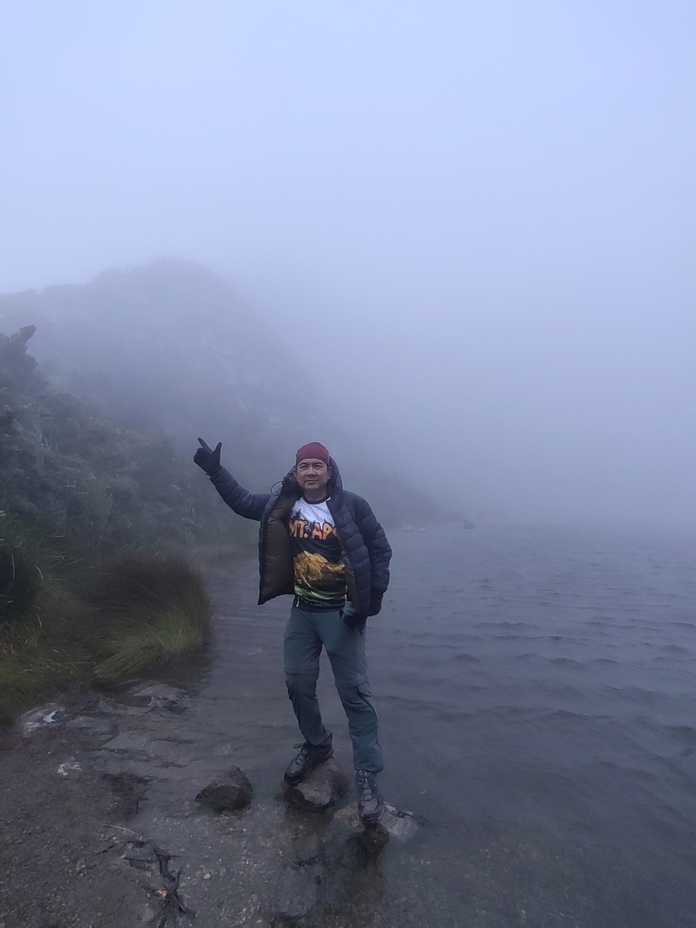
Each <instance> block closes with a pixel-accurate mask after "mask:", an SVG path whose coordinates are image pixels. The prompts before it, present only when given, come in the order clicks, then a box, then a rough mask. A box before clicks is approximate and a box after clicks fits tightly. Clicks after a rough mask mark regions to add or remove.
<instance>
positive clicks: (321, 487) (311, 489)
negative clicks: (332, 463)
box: [295, 458, 333, 499]
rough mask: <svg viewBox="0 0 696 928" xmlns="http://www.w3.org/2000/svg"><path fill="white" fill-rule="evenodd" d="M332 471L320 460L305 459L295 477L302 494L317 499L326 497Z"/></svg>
mask: <svg viewBox="0 0 696 928" xmlns="http://www.w3.org/2000/svg"><path fill="white" fill-rule="evenodd" d="M332 473H333V472H332V470H331V468H330V467H327V466H326V464H325V463H324V462H323V461H321V460H320V459H319V458H304V459H303V460H302V461H300V463H299V464H298V465H297V467H296V468H295V476H296V477H297V482H298V483H299V485H300V488H301V489H302V492H303V493H304V494H305V496H306V495H307V493H309V494H310V495H311V496H314V497H316V498H317V499H319V498H321V497H322V496H325V495H326V487H327V485H328V483H329V480H330V479H331V474H332Z"/></svg>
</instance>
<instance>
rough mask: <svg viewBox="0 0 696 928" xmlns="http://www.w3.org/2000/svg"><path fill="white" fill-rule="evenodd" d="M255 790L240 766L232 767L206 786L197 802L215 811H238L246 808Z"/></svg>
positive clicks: (199, 794) (197, 797) (198, 796)
mask: <svg viewBox="0 0 696 928" xmlns="http://www.w3.org/2000/svg"><path fill="white" fill-rule="evenodd" d="M253 795H254V790H253V788H252V785H251V783H250V782H249V778H248V777H247V775H246V774H245V773H244V771H243V770H240V768H239V767H232V768H230V770H229V771H228V772H227V773H225V774H223V775H222V776H219V777H215V779H214V780H211V782H210V783H209V784H208V785H207V786H206V787H204V788H203V789H202V790H201V791H200V793H198V795H197V796H196V802H200V803H201V805H204V806H207V807H208V808H209V809H212V810H213V811H214V812H236V811H238V810H239V809H245V808H246V807H247V806H248V805H249V804H250V803H251V800H252V797H253Z"/></svg>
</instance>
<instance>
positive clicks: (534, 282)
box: [0, 0, 696, 524]
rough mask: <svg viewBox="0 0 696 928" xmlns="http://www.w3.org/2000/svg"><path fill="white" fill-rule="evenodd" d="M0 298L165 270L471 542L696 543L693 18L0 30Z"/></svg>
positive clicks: (137, 21) (679, 5)
mask: <svg viewBox="0 0 696 928" xmlns="http://www.w3.org/2000/svg"><path fill="white" fill-rule="evenodd" d="M0 48H1V53H0V140H1V143H0V144H1V152H2V175H1V180H0V236H1V240H0V290H1V291H3V292H6V291H8V290H16V289H25V288H40V287H43V286H46V285H49V284H52V283H57V282H82V281H86V280H88V279H90V278H92V277H93V276H94V275H96V274H97V273H98V272H99V271H101V270H103V269H105V268H108V267H112V266H123V265H130V264H137V263H142V262H147V261H151V260H153V259H154V258H157V257H159V256H162V255H171V256H177V257H182V258H187V259H194V260H197V261H201V262H203V263H205V264H207V265H208V266H210V267H211V268H213V269H215V270H217V271H219V272H222V273H223V274H225V275H226V276H227V277H228V278H229V279H230V280H232V281H233V282H234V283H235V285H236V286H237V287H238V289H239V290H240V292H242V293H243V294H244V295H245V296H246V297H247V298H248V299H249V300H251V301H252V302H256V303H257V304H258V305H259V306H260V307H262V308H263V312H264V313H268V314H269V315H270V316H271V318H272V319H273V320H274V322H275V323H276V324H277V326H278V330H279V331H280V332H281V333H283V334H284V336H285V337H286V338H287V339H288V340H289V341H290V343H291V344H292V345H293V346H294V348H295V349H296V353H297V355H298V359H302V361H303V363H304V364H305V365H306V368H307V370H308V371H309V373H310V374H312V376H313V378H314V383H315V388H316V390H317V395H318V396H319V397H321V396H323V397H324V399H325V400H326V401H328V402H330V403H333V404H335V409H336V415H337V417H340V418H342V419H344V420H345V421H346V422H350V423H351V427H354V428H357V430H358V431H360V430H361V429H363V430H364V434H365V435H366V436H367V437H368V444H372V443H374V444H375V447H376V449H377V450H376V452H375V453H378V455H379V456H380V457H383V456H384V455H383V450H384V448H385V447H388V449H389V450H390V453H392V454H396V455H398V457H399V459H401V460H403V461H404V466H405V467H407V468H408V469H409V471H410V472H411V473H413V474H416V475H417V476H419V477H421V478H422V479H423V480H424V482H425V483H427V484H429V485H431V486H435V487H437V488H438V489H441V490H442V492H443V493H445V492H447V493H452V494H454V497H455V498H457V500H458V501H460V500H464V501H466V502H467V504H470V506H471V510H472V512H483V511H499V512H501V513H505V514H507V515H510V516H511V517H514V518H528V517H531V516H535V517H539V518H544V519H546V518H548V519H564V518H592V519H606V520H617V519H638V520H642V519H645V520H657V521H665V522H688V523H692V524H696V480H695V479H694V474H695V468H694V465H695V464H696V435H695V428H694V426H695V421H694V420H695V418H696V417H695V416H694V411H693V410H694V403H695V399H696V397H695V390H694V387H695V385H696V363H695V360H694V354H695V348H696V301H695V296H696V261H695V260H694V258H695V255H696V247H695V246H696V241H695V237H696V236H695V223H694V218H695V206H696V203H695V200H696V197H695V192H696V189H695V188H696V171H695V165H696V144H695V142H696V117H695V108H694V105H695V94H694V89H695V73H696V4H694V3H693V0H689V2H670V0H666V2H662V3H656V2H654V0H653V2H641V0H602V2H593V0H582V2H580V0H575V2H564V0H548V2H539V0H514V2H513V0H510V2H496V0H487V2H485V3H466V2H462V0H459V2H437V0H429V2H425V0H417V2H409V0H399V2H380V0H370V2H360V0H350V2H342V3H338V2H330V0H321V2H320V0H315V2H304V0H284V2H277V0H276V2H263V0H254V2H248V0H247V2H244V3H238V2H233V0H224V2H223V0H221V2H213V0H196V2H193V0H188V2H177V0H166V2H165V0H147V2H142V0H137V2H129V0H117V2H113V3H108V4H107V3H93V2H87V0H83V2H70V0H61V2H59V3H56V2H49V0H45V2H33V0H22V2H21V3H20V2H15V3H10V4H6V5H5V8H4V11H3V26H2V30H0Z"/></svg>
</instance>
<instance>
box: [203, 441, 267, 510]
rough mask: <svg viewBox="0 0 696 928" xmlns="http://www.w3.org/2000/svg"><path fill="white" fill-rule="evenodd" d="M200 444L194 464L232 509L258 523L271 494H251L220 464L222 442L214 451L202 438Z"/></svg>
mask: <svg viewBox="0 0 696 928" xmlns="http://www.w3.org/2000/svg"><path fill="white" fill-rule="evenodd" d="M198 442H199V444H200V446H201V447H200V448H198V449H197V451H196V453H195V454H194V456H193V460H194V463H196V464H197V465H198V466H199V467H200V468H201V469H202V470H204V471H205V472H206V474H207V475H208V476H209V477H210V480H211V482H212V484H213V486H214V487H215V489H216V490H217V491H218V493H219V494H220V496H221V497H222V498H223V499H224V501H225V502H226V503H227V505H228V506H229V507H230V509H233V510H234V511H235V512H236V513H237V515H239V516H243V517H244V518H245V519H255V520H256V521H257V522H258V521H259V520H260V519H261V516H262V515H263V511H264V509H265V508H266V504H267V503H268V500H269V499H270V493H250V492H249V490H245V489H244V487H243V486H242V485H241V484H239V483H237V481H236V480H235V479H234V477H233V476H232V474H231V473H230V472H229V471H228V470H226V469H225V468H224V467H223V466H222V464H221V463H220V451H221V449H222V442H221V441H219V442H218V443H217V445H216V447H215V448H214V449H213V448H211V447H210V446H209V445H207V444H206V443H205V442H204V441H203V439H202V438H199V439H198Z"/></svg>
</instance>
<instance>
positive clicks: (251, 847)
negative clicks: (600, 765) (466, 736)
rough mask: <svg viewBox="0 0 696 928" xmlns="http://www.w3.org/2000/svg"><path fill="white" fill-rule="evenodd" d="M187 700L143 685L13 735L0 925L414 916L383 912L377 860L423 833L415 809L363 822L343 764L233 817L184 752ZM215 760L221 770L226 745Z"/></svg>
mask: <svg viewBox="0 0 696 928" xmlns="http://www.w3.org/2000/svg"><path fill="white" fill-rule="evenodd" d="M190 705H191V697H190V696H189V695H188V694H187V693H186V692H185V691H183V690H181V689H177V688H174V687H171V686H168V685H165V684H162V683H151V684H140V685H138V686H135V687H133V688H131V689H130V690H129V691H127V692H125V693H123V694H122V695H121V697H119V698H118V699H116V698H112V697H106V696H104V695H97V694H91V695H86V696H85V695H83V696H81V697H80V698H77V699H72V700H65V701H62V702H56V703H52V704H50V705H47V706H43V707H41V708H39V709H37V710H35V711H33V712H30V713H27V714H26V715H25V716H23V717H22V718H21V719H20V720H19V722H18V723H17V724H16V725H15V726H14V728H13V729H11V730H9V731H6V732H5V733H4V734H3V735H2V737H1V738H0V783H1V784H2V786H1V787H0V821H1V822H2V833H1V836H0V873H2V878H1V879H0V928H15V926H18V925H21V926H26V928H136V926H138V925H144V926H145V925H151V926H158V928H166V926H168V925H174V924H182V925H185V924H188V922H189V920H191V921H192V923H193V919H194V916H195V925H197V926H199V928H214V926H219V925H223V924H224V925H254V926H259V928H272V926H280V925H303V926H305V925H306V926H312V925H317V926H318V925H334V924H335V925H343V926H345V925H375V926H377V925H397V924H406V923H409V920H408V919H406V918H405V916H404V920H399V919H400V917H399V915H398V913H397V912H395V911H393V907H389V906H386V905H385V903H384V899H383V892H382V889H383V886H382V883H383V880H382V877H381V874H380V864H379V857H380V854H381V853H382V852H383V851H384V848H385V847H386V845H387V843H388V842H389V841H390V840H392V841H396V842H404V841H407V840H409V838H410V837H411V836H412V835H413V834H414V833H415V832H416V830H417V827H418V826H417V823H416V822H415V820H414V818H413V817H412V816H411V815H410V814H409V813H402V812H397V810H396V809H393V808H391V807H388V808H387V810H386V811H385V814H384V815H383V818H382V822H381V823H380V825H379V826H377V828H374V829H364V828H362V826H361V824H360V821H359V818H358V815H357V809H356V807H355V803H354V801H351V799H350V797H345V793H346V790H347V777H346V775H345V774H344V773H343V772H342V771H340V770H339V768H338V767H336V766H335V765H334V764H333V763H332V762H331V763H329V764H327V765H325V769H324V770H322V769H318V770H317V771H315V772H314V775H313V779H312V781H311V782H309V783H308V784H306V787H305V788H304V789H300V790H298V789H294V790H290V791H288V795H286V796H283V795H282V792H281V789H280V784H279V789H278V794H277V796H275V797H270V798H269V797H262V798H261V799H255V798H252V795H251V784H249V790H248V795H247V796H246V798H245V799H244V801H242V802H240V803H239V805H238V806H237V811H221V808H222V807H221V806H219V805H218V807H217V808H211V807H210V803H208V802H205V801H202V797H201V793H202V792H204V791H205V789H206V787H210V785H211V783H210V776H209V771H210V765H208V767H207V769H203V768H202V767H201V768H200V769H199V768H197V767H196V765H195V763H191V762H184V760H183V759H182V750H183V747H184V746H185V744H186V743H187V741H188V740H189V735H190V732H188V731H187V711H188V709H189V708H190ZM214 753H216V754H218V755H219V756H218V757H216V758H214V762H215V763H216V764H217V765H218V767H219V774H218V776H222V777H223V778H224V776H225V774H226V773H228V772H229V769H230V767H231V764H230V763H229V757H228V756H226V755H227V754H228V753H229V752H228V751H227V750H226V749H225V748H224V747H222V748H220V749H219V750H217V751H216V752H214ZM240 773H242V772H241V771H240ZM242 776H244V774H243V773H242ZM342 797H343V798H342ZM197 798H198V801H196V800H197ZM402 914H403V913H402Z"/></svg>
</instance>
